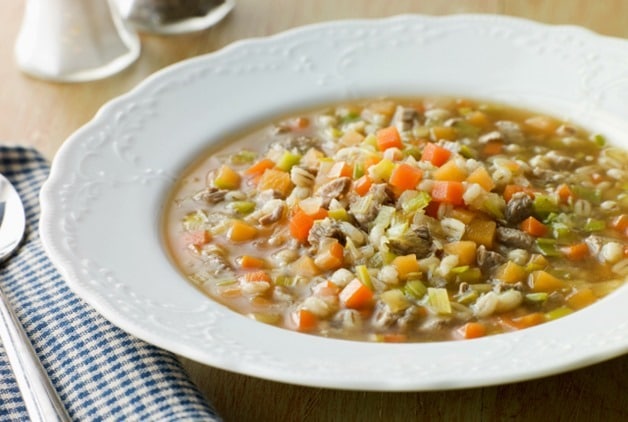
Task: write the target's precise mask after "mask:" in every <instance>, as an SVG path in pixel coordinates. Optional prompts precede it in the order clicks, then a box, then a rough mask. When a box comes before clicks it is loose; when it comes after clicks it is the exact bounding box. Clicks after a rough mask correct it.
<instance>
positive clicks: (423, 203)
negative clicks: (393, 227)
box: [401, 191, 432, 214]
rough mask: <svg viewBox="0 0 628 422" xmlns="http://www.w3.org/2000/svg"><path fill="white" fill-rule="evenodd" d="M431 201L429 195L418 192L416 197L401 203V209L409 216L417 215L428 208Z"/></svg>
mask: <svg viewBox="0 0 628 422" xmlns="http://www.w3.org/2000/svg"><path fill="white" fill-rule="evenodd" d="M431 200H432V197H431V196H430V194H429V193H427V192H424V191H418V192H417V194H416V195H415V196H413V197H411V198H409V199H408V200H407V201H403V202H402V203H401V209H402V210H403V211H404V212H405V213H408V214H410V213H416V212H418V211H421V210H422V209H424V208H425V207H427V206H428V205H429V203H430V201H431Z"/></svg>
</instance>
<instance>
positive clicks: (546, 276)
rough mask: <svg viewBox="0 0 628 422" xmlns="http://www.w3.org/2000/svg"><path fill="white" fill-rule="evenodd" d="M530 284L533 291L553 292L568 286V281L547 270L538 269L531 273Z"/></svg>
mask: <svg viewBox="0 0 628 422" xmlns="http://www.w3.org/2000/svg"><path fill="white" fill-rule="evenodd" d="M529 284H530V287H531V289H532V291H533V292H546V293H551V292H554V291H556V290H560V289H563V288H565V287H567V283H566V282H565V281H564V280H561V279H560V278H558V277H555V276H553V275H551V274H550V273H548V272H547V271H543V270H537V271H533V272H532V274H530V278H529Z"/></svg>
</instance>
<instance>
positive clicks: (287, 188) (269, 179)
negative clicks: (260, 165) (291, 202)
mask: <svg viewBox="0 0 628 422" xmlns="http://www.w3.org/2000/svg"><path fill="white" fill-rule="evenodd" d="M293 187H294V185H293V184H292V181H291V180H290V173H288V172H285V171H281V170H275V169H267V170H266V171H265V172H264V173H263V174H262V177H261V178H260V179H259V184H258V189H259V190H274V191H276V192H278V193H279V194H280V195H281V196H282V197H284V198H285V197H287V196H288V195H289V194H290V192H291V191H292V188H293Z"/></svg>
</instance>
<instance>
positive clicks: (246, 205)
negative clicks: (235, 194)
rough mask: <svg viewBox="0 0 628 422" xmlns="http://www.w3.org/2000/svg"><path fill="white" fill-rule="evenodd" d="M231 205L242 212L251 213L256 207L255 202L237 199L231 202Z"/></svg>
mask: <svg viewBox="0 0 628 422" xmlns="http://www.w3.org/2000/svg"><path fill="white" fill-rule="evenodd" d="M231 207H232V208H233V209H234V210H235V211H236V212H238V213H240V214H249V213H251V212H253V210H254V209H255V202H251V201H235V202H232V203H231Z"/></svg>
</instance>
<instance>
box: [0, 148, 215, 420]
mask: <svg viewBox="0 0 628 422" xmlns="http://www.w3.org/2000/svg"><path fill="white" fill-rule="evenodd" d="M48 171H49V166H48V163H47V162H46V160H45V159H44V158H43V157H42V156H41V155H40V154H39V153H38V152H37V151H35V150H33V149H28V148H23V147H6V146H0V172H1V173H3V174H4V175H5V176H6V177H7V178H8V179H9V180H10V181H11V182H13V184H14V185H15V188H16V189H17V191H18V193H19V194H20V196H21V198H22V200H23V202H24V206H25V208H26V226H27V227H26V233H25V238H24V241H23V243H22V245H21V247H20V248H19V249H18V250H17V251H16V253H15V254H14V255H13V256H12V257H10V258H9V260H8V261H7V262H5V263H4V264H2V265H1V266H0V284H1V286H2V290H3V291H4V293H5V294H6V295H7V297H8V299H9V301H10V302H11V304H12V306H13V308H14V310H15V311H16V313H17V315H18V318H19V319H20V321H21V322H22V325H23V326H24V328H25V330H26V332H27V333H28V335H29V337H30V339H31V342H32V344H33V346H34V348H35V350H36V352H37V354H38V355H39V358H40V360H41V361H42V363H43V365H44V367H45V368H46V370H47V372H48V374H49V376H50V378H51V380H52V384H53V385H54V386H55V388H56V390H57V392H58V393H59V396H60V397H61V400H62V401H63V402H64V403H65V406H66V408H67V410H68V413H69V414H70V416H71V417H72V419H73V420H80V421H86V420H88V421H98V420H102V421H109V420H124V421H129V420H131V421H135V420H137V421H154V420H159V421H171V420H177V421H180V420H193V421H219V420H220V418H219V416H217V415H216V413H215V411H214V410H213V409H212V408H211V407H210V406H209V404H208V403H207V402H206V401H205V400H204V399H203V397H202V396H201V394H200V393H199V391H198V390H197V389H196V387H195V386H194V385H193V384H192V383H191V381H190V380H189V379H188V378H187V376H186V374H185V372H184V370H183V368H182V367H181V365H180V364H179V362H178V361H177V359H176V358H175V357H174V356H173V355H172V354H171V353H169V352H166V351H164V350H161V349H158V348H156V347H154V346H151V345H149V344H146V343H144V342H143V341H141V340H139V339H137V338H134V337H132V336H130V335H129V334H127V333H125V332H124V331H122V330H120V329H119V328H117V327H115V326H113V325H112V324H111V323H109V322H108V321H107V320H105V319H104V318H102V317H101V316H100V315H99V314H97V313H96V312H95V311H94V310H93V309H92V308H90V307H89V306H88V305H86V304H85V303H84V302H83V301H82V300H81V299H80V298H78V297H77V296H76V295H74V294H73V293H72V292H71V291H70V289H69V288H68V286H67V285H66V284H65V282H64V281H63V279H62V278H61V276H60V275H59V273H58V272H57V271H56V270H55V268H54V267H53V264H52V263H51V262H50V260H49V259H48V257H47V256H46V255H45V254H44V251H43V248H42V245H41V241H40V239H39V235H38V218H39V190H40V188H41V185H42V183H43V182H44V180H45V179H46V177H47V176H48ZM0 420H2V421H7V420H16V421H18V420H19V421H23V420H27V413H26V408H25V406H24V403H23V401H22V399H21V396H20V391H19V389H18V387H17V384H16V382H15V379H14V377H13V373H12V372H11V368H10V366H9V363H8V361H7V359H6V355H5V352H4V347H3V346H2V345H1V344H0Z"/></svg>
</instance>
